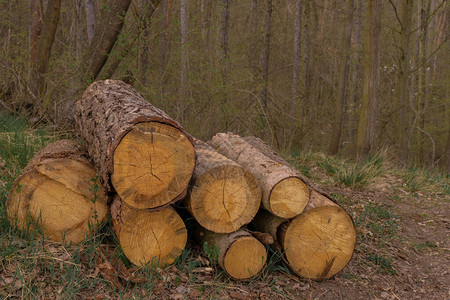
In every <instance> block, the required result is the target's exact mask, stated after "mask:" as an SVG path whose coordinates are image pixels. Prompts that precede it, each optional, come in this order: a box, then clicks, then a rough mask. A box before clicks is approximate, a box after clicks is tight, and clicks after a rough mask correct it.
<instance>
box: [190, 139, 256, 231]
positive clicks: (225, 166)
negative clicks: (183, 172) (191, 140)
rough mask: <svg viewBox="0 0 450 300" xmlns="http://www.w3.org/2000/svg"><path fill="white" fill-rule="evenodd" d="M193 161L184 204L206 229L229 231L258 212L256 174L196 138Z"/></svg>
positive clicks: (237, 227) (243, 223) (249, 219)
mask: <svg viewBox="0 0 450 300" xmlns="http://www.w3.org/2000/svg"><path fill="white" fill-rule="evenodd" d="M195 154H196V162H195V169H194V174H193V176H192V181H191V186H192V188H191V190H190V191H189V193H188V196H187V197H186V201H185V206H186V207H187V209H188V210H189V212H190V213H191V215H192V216H193V217H194V218H195V219H196V220H197V222H198V223H199V224H200V225H201V226H203V227H205V228H206V229H208V230H210V231H214V232H218V233H229V232H233V231H236V230H238V229H239V228H241V227H242V226H243V225H245V224H247V223H249V222H250V221H251V220H252V219H253V217H254V216H255V215H256V213H257V212H258V209H259V206H260V203H261V188H260V187H259V185H258V181H257V180H256V178H255V177H254V176H253V175H252V174H251V173H250V172H248V171H247V170H245V169H244V168H242V167H241V166H240V165H238V164H237V163H235V162H234V161H232V160H230V159H228V158H226V157H225V156H223V155H221V154H219V153H217V152H216V151H215V150H214V149H213V148H212V147H210V146H208V145H207V144H205V143H203V142H201V141H199V140H196V141H195Z"/></svg>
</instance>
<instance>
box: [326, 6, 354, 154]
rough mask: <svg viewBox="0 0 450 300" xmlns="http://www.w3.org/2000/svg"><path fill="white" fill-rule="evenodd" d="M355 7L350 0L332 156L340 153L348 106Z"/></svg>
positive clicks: (331, 149)
mask: <svg viewBox="0 0 450 300" xmlns="http://www.w3.org/2000/svg"><path fill="white" fill-rule="evenodd" d="M353 7H354V0H348V2H347V14H348V21H347V22H348V23H347V26H346V28H345V32H344V35H343V39H342V47H341V49H342V52H343V58H342V60H341V64H340V66H339V73H338V76H339V79H338V80H339V83H338V90H337V99H336V115H335V124H334V126H333V132H332V134H331V144H330V150H329V152H330V154H331V155H336V154H337V153H338V151H339V145H340V142H341V135H342V129H343V127H344V117H345V115H344V111H345V107H346V106H347V95H346V89H347V81H348V66H349V60H350V51H351V47H350V46H351V41H352V23H353Z"/></svg>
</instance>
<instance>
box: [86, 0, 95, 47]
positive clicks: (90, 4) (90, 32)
mask: <svg viewBox="0 0 450 300" xmlns="http://www.w3.org/2000/svg"><path fill="white" fill-rule="evenodd" d="M84 8H85V10H86V32H87V36H88V42H89V45H90V44H91V43H92V39H93V38H94V34H95V10H94V0H85V1H84Z"/></svg>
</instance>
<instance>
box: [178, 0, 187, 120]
mask: <svg viewBox="0 0 450 300" xmlns="http://www.w3.org/2000/svg"><path fill="white" fill-rule="evenodd" d="M187 27H188V21H187V1H186V0H181V8H180V30H181V77H180V97H181V99H184V98H185V97H186V95H187V76H188V45H187V32H188V28H187ZM179 110H180V112H179V113H180V115H184V105H183V106H182V107H180V108H179Z"/></svg>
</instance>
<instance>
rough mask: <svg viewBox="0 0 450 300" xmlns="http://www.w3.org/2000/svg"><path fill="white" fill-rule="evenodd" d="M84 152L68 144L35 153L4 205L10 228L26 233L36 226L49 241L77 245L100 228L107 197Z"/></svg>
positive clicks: (60, 143) (56, 144)
mask: <svg viewBox="0 0 450 300" xmlns="http://www.w3.org/2000/svg"><path fill="white" fill-rule="evenodd" d="M96 176H97V175H96V172H95V169H94V167H93V166H92V164H91V163H90V161H89V160H88V158H87V153H86V152H85V151H84V150H83V148H82V147H81V146H80V145H78V144H77V143H75V142H73V141H69V140H60V141H57V142H54V143H52V144H50V145H48V146H47V147H45V148H43V149H42V150H41V151H39V152H38V153H37V154H36V155H35V156H34V157H33V159H32V160H30V162H29V163H28V165H27V166H26V167H25V169H24V170H23V172H22V174H21V175H20V176H19V177H18V178H17V179H16V180H15V182H14V184H13V187H12V188H11V192H10V195H9V197H8V200H7V203H6V210H7V215H8V218H9V220H10V222H11V224H13V225H16V226H17V227H18V228H19V229H21V230H25V229H26V228H28V226H31V227H34V226H35V225H37V226H39V227H41V228H42V230H43V232H44V236H48V237H49V238H50V239H51V240H53V241H56V242H62V241H63V240H64V241H66V242H68V243H70V242H71V243H73V244H76V243H80V242H81V241H83V240H84V239H85V237H86V235H88V234H89V233H91V231H90V228H89V226H90V225H91V226H92V227H91V229H95V227H96V226H98V225H99V224H101V223H102V222H103V221H104V220H105V219H106V215H107V212H108V207H107V197H106V193H105V191H104V189H103V187H102V186H100V185H99V184H96V182H95V178H96Z"/></svg>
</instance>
